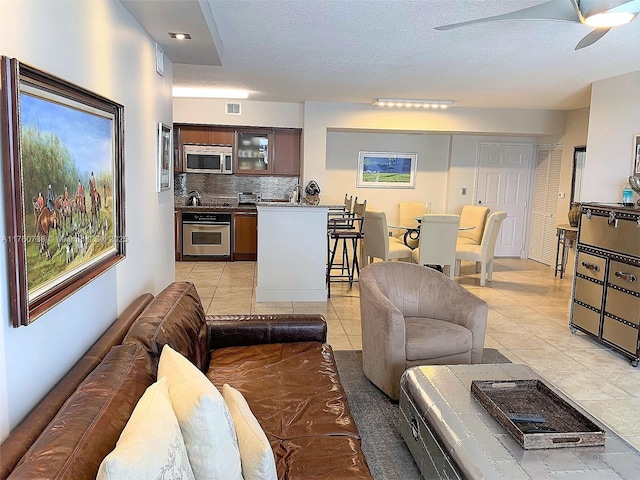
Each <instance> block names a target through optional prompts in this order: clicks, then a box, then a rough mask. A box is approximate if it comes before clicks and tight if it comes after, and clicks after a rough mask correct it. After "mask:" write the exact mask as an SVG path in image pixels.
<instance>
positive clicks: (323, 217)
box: [256, 195, 343, 302]
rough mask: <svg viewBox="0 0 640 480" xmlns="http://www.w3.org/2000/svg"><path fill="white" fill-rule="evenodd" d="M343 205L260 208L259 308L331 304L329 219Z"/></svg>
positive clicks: (321, 203) (278, 204) (259, 205)
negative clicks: (282, 304) (263, 305)
mask: <svg viewBox="0 0 640 480" xmlns="http://www.w3.org/2000/svg"><path fill="white" fill-rule="evenodd" d="M342 205H343V204H342V203H341V202H336V201H334V200H332V199H329V198H327V197H324V196H322V195H321V196H320V199H319V202H318V203H312V202H308V201H306V200H302V201H301V202H300V203H291V202H258V203H257V208H258V265H257V269H258V285H257V289H256V301H257V302H320V301H325V300H326V299H327V285H326V263H327V218H328V213H329V209H330V208H341V207H342Z"/></svg>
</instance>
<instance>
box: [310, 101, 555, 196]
mask: <svg viewBox="0 0 640 480" xmlns="http://www.w3.org/2000/svg"><path fill="white" fill-rule="evenodd" d="M565 118H566V113H565V112H562V111H552V110H507V109H472V108H466V109H464V108H455V107H453V108H449V109H448V110H445V111H442V110H439V111H417V110H398V109H385V108H380V107H374V106H372V105H364V104H344V103H322V102H305V106H304V147H303V177H304V178H303V184H306V182H308V181H309V180H311V179H314V180H316V181H317V182H318V184H319V185H320V188H321V189H323V188H324V187H325V186H326V178H325V175H326V173H325V164H326V159H327V150H326V149H327V132H328V131H339V130H360V131H370V132H371V131H386V132H391V131H395V132H404V133H406V132H430V133H445V134H449V133H468V134H480V135H482V134H490V135H503V136H506V135H517V136H531V137H533V136H539V135H561V134H562V133H563V132H564V124H565Z"/></svg>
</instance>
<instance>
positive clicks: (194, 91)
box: [173, 87, 249, 99]
mask: <svg viewBox="0 0 640 480" xmlns="http://www.w3.org/2000/svg"><path fill="white" fill-rule="evenodd" d="M173 96H174V97H188V98H234V99H244V98H248V97H249V92H248V91H247V90H239V89H232V88H206V87H173Z"/></svg>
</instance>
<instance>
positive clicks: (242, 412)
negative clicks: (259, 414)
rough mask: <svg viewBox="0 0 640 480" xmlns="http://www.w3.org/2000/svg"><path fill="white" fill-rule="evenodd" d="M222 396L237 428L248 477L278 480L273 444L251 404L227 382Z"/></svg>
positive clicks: (244, 472) (244, 474) (253, 479)
mask: <svg viewBox="0 0 640 480" xmlns="http://www.w3.org/2000/svg"><path fill="white" fill-rule="evenodd" d="M222 396H223V397H224V400H225V402H227V406H228V407H229V411H230V412H231V417H232V418H233V423H234V425H235V427H236V435H237V436H238V447H239V448H240V460H241V461H242V476H243V477H244V480H272V479H273V480H277V478H278V475H277V473H276V461H275V459H274V458H273V451H272V450H271V445H269V440H268V439H267V436H266V435H265V434H264V431H263V430H262V427H261V426H260V424H259V423H258V420H256V417H255V416H254V415H253V413H252V412H251V409H250V408H249V404H247V401H246V400H245V398H244V397H243V396H242V394H241V393H240V392H239V391H238V390H236V389H235V388H233V387H231V386H230V385H229V384H227V383H225V384H224V385H223V386H222Z"/></svg>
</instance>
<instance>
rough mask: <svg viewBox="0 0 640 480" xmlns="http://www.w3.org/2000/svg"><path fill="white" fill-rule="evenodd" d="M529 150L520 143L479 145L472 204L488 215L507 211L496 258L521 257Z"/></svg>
mask: <svg viewBox="0 0 640 480" xmlns="http://www.w3.org/2000/svg"><path fill="white" fill-rule="evenodd" d="M531 150H532V145H529V144H522V143H518V144H514V143H480V152H479V157H480V158H479V160H478V167H477V175H476V178H477V182H478V184H477V186H476V202H475V203H476V204H478V205H485V206H487V207H489V208H490V209H491V212H492V213H493V212H497V211H499V210H504V211H505V212H507V218H506V219H505V220H504V221H503V222H502V227H501V228H500V234H499V235H498V240H497V241H496V249H495V256H496V257H521V258H524V253H525V248H524V233H525V225H526V218H527V198H528V197H529V194H528V189H529V169H530V163H531Z"/></svg>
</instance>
